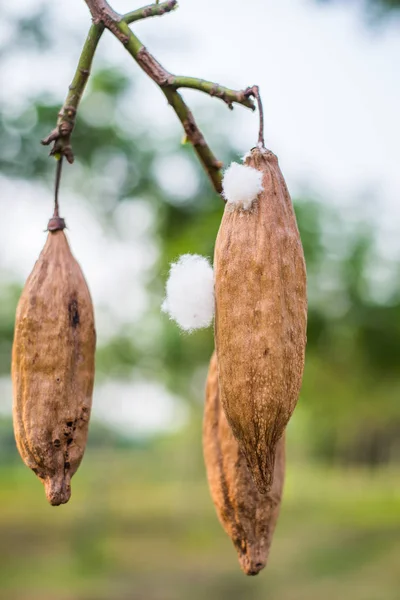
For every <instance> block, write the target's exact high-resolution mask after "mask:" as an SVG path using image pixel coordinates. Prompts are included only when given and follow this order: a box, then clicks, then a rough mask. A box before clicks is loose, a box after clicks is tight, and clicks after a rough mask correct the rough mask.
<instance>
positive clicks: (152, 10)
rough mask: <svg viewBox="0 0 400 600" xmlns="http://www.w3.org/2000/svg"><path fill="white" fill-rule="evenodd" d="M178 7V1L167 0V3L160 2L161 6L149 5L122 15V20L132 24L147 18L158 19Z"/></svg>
mask: <svg viewBox="0 0 400 600" xmlns="http://www.w3.org/2000/svg"><path fill="white" fill-rule="evenodd" d="M177 6H178V0H168V2H161V4H149V5H148V6H144V7H143V8H138V9H137V10H133V11H132V12H128V13H126V14H125V15H123V17H122V20H123V21H125V23H133V22H134V21H140V20H141V19H147V18H148V17H158V16H161V15H164V14H165V13H168V12H171V10H174V9H175V8H176V7H177Z"/></svg>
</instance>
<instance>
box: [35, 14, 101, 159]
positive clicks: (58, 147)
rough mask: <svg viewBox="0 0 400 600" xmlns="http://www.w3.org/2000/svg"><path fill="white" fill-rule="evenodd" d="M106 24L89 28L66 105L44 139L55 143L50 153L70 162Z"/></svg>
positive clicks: (49, 142) (47, 143)
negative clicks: (80, 108)
mask: <svg viewBox="0 0 400 600" xmlns="http://www.w3.org/2000/svg"><path fill="white" fill-rule="evenodd" d="M103 31H104V25H103V24H102V23H97V24H96V25H95V24H93V25H92V26H91V28H90V29H89V33H88V35H87V38H86V41H85V44H84V46H83V49H82V52H81V56H80V58H79V63H78V67H77V69H76V71H75V75H74V78H73V80H72V83H71V85H70V86H69V89H68V95H67V97H66V99H65V102H64V105H63V107H62V109H61V110H60V112H59V114H58V120H57V125H56V127H55V129H53V131H52V132H51V133H50V134H49V135H48V136H47V137H46V138H45V139H44V140H42V144H43V145H45V146H48V145H49V144H51V143H53V147H52V149H51V152H50V154H51V155H52V156H54V155H58V154H59V155H61V156H65V158H66V159H67V160H68V162H69V163H72V162H74V155H73V152H72V147H71V134H72V131H73V129H74V126H75V119H76V113H77V110H78V105H79V102H80V100H81V98H82V94H83V92H84V89H85V87H86V83H87V80H88V79H89V75H90V68H91V66H92V62H93V57H94V53H95V52H96V48H97V45H98V43H99V41H100V38H101V36H102V33H103Z"/></svg>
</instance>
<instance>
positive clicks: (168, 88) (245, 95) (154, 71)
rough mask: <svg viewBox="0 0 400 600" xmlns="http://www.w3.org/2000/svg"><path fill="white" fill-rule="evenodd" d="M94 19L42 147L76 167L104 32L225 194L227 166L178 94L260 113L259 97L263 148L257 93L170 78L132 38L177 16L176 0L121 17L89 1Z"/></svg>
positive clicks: (101, 3)
mask: <svg viewBox="0 0 400 600" xmlns="http://www.w3.org/2000/svg"><path fill="white" fill-rule="evenodd" d="M85 1H86V3H87V5H88V7H89V9H90V12H91V15H92V20H93V24H92V26H91V28H90V31H89V34H88V37H87V39H86V42H85V45H84V47H83V50H82V53H81V57H80V60H79V64H78V68H77V70H76V73H75V76H74V79H73V81H72V84H71V85H70V88H69V93H68V95H67V98H66V101H65V103H64V106H63V107H62V109H61V111H60V113H59V117H58V121H57V126H56V128H55V129H54V130H53V131H52V132H51V133H50V135H49V136H48V137H47V138H46V139H44V140H43V141H42V143H43V144H45V145H47V144H51V143H53V147H52V150H51V152H50V154H52V155H56V156H58V155H60V156H65V157H66V159H67V160H68V161H69V162H73V159H74V157H73V152H72V148H71V134H72V131H73V129H74V126H75V119H76V113H77V109H78V105H79V102H80V100H81V97H82V94H83V91H84V89H85V86H86V83H87V80H88V77H89V74H90V68H91V64H92V61H93V56H94V53H95V51H96V48H97V44H98V42H99V40H100V38H101V35H102V33H103V31H104V29H105V28H107V29H109V30H110V31H111V33H113V35H114V36H115V37H116V38H117V39H118V40H119V41H120V42H121V43H122V44H123V45H124V47H125V48H126V50H127V51H128V52H129V54H130V55H131V56H132V57H133V58H134V59H135V61H136V62H137V64H138V65H139V66H140V67H141V69H142V70H143V71H144V72H145V73H146V74H147V75H148V76H149V77H150V78H151V79H152V80H153V81H154V82H155V83H156V84H157V85H158V86H159V87H160V89H161V90H162V92H163V93H164V95H165V97H166V98H167V101H168V102H169V104H170V105H171V106H172V108H173V109H174V111H175V113H176V115H177V117H178V118H179V120H180V121H181V123H182V126H183V128H184V130H185V133H186V137H187V139H188V141H190V142H191V144H192V145H193V147H194V149H195V151H196V153H197V156H198V157H199V159H200V161H201V163H202V165H203V167H204V169H205V171H206V172H207V174H208V176H209V177H210V179H211V182H212V184H213V186H214V188H215V190H216V191H217V192H218V193H220V192H221V189H222V174H221V168H222V163H221V162H220V161H219V160H218V159H217V158H216V157H215V156H214V154H213V153H212V151H211V149H210V148H209V146H208V144H207V142H206V141H205V139H204V136H203V134H202V133H201V131H200V129H199V127H198V125H197V123H196V121H195V119H194V117H193V114H192V112H191V111H190V109H189V107H188V106H187V105H186V103H185V102H184V100H183V98H182V96H181V95H180V93H179V91H178V90H179V89H181V88H190V89H196V90H199V91H201V92H204V93H206V94H208V95H210V96H216V97H217V98H220V99H221V100H223V101H224V102H225V103H226V104H227V105H228V107H229V108H230V109H232V108H233V105H234V104H241V105H242V106H246V107H248V108H251V109H252V110H254V109H255V105H254V102H253V100H252V99H251V97H255V98H256V99H257V102H258V107H259V109H260V136H259V142H260V141H261V142H262V143H263V137H262V133H261V132H262V126H263V123H262V121H263V118H262V105H261V99H260V96H259V92H258V87H257V86H253V87H252V88H246V89H244V90H232V89H229V88H226V87H224V86H221V85H219V84H217V83H214V82H212V81H205V80H203V79H198V78H195V77H185V76H179V75H173V74H172V73H169V72H168V71H167V70H166V69H165V68H164V67H163V66H162V65H161V64H160V63H159V62H158V61H157V60H156V59H155V58H154V56H153V55H152V54H150V52H149V51H148V50H147V48H145V46H144V45H143V44H142V42H141V41H140V40H139V39H138V38H137V37H136V36H135V35H134V34H133V33H132V31H131V29H130V28H129V26H128V25H129V23H132V22H135V21H138V20H140V19H145V18H147V17H153V16H157V15H163V14H165V13H167V12H170V11H171V10H173V9H174V8H175V7H176V5H177V0H168V1H167V2H162V3H160V4H159V3H155V4H151V5H148V6H145V7H143V8H140V9H138V10H135V11H132V12H130V13H127V14H126V15H119V14H118V13H116V12H115V11H114V10H113V9H112V8H111V6H110V5H109V4H108V2H107V1H106V0H85Z"/></svg>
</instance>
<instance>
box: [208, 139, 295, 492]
mask: <svg viewBox="0 0 400 600" xmlns="http://www.w3.org/2000/svg"><path fill="white" fill-rule="evenodd" d="M246 165H247V166H250V167H253V168H254V169H257V170H259V171H261V172H262V187H263V189H262V191H261V192H260V193H259V195H258V197H257V199H256V200H255V201H254V203H253V204H252V205H251V207H250V208H249V210H244V209H243V208H240V207H238V206H235V207H232V206H230V205H229V204H228V205H227V206H226V208H225V212H224V215H223V218H222V222H221V226H220V229H219V232H218V236H217V240H216V246H215V257H214V273H215V302H216V311H215V344H216V351H217V354H218V364H219V385H220V394H221V402H222V405H223V407H224V410H225V413H226V416H227V418H228V422H229V424H230V426H231V428H232V431H233V433H234V435H235V437H236V439H237V440H238V442H239V445H240V447H241V449H242V450H243V452H244V454H245V456H246V459H247V462H248V465H249V468H250V470H251V472H252V474H253V477H254V480H255V482H256V485H257V487H258V489H259V490H260V491H261V492H267V491H268V490H269V489H270V488H271V485H272V475H273V471H274V460H275V451H276V445H277V443H278V440H279V439H280V437H281V436H282V434H283V431H284V429H285V427H286V425H287V423H288V421H289V419H290V417H291V415H292V413H293V410H294V408H295V406H296V403H297V399H298V396H299V393H300V387H301V381H302V376H303V368H304V355H305V347H306V324H307V295H306V270H305V263H304V255H303V248H302V244H301V240H300V235H299V231H298V228H297V223H296V217H295V214H294V211H293V206H292V202H291V199H290V196H289V193H288V190H287V188H286V184H285V181H284V179H283V176H282V173H281V171H280V169H279V165H278V160H277V158H276V156H275V155H274V154H273V153H272V152H270V151H267V150H265V149H260V148H255V149H253V150H252V151H251V152H250V154H249V156H248V158H247V159H246Z"/></svg>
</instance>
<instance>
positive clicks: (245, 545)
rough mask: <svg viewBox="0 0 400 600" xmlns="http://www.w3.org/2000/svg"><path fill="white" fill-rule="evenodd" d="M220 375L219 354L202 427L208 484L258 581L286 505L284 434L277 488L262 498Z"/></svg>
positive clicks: (226, 526)
mask: <svg viewBox="0 0 400 600" xmlns="http://www.w3.org/2000/svg"><path fill="white" fill-rule="evenodd" d="M217 371H218V368H217V358H216V354H215V353H214V354H213V356H212V358H211V362H210V368H209V372H208V379H207V387H206V403H205V410H204V423H203V451H204V459H205V463H206V469H207V477H208V483H209V487H210V492H211V496H212V499H213V502H214V504H215V508H216V510H217V515H218V518H219V520H220V522H221V524H222V526H223V528H224V529H225V531H226V533H227V534H228V535H229V537H230V538H231V540H232V542H233V544H234V546H235V548H236V550H237V553H238V557H239V563H240V566H241V568H242V569H243V571H244V572H245V573H246V575H257V574H258V573H259V572H260V571H261V569H263V568H264V567H265V565H266V563H267V559H268V554H269V550H270V547H271V542H272V536H273V533H274V530H275V525H276V522H277V519H278V515H279V509H280V505H281V499H282V491H283V483H284V476H285V440H284V434H283V436H282V438H281V439H280V440H279V441H278V444H277V450H276V460H275V468H274V479H273V484H272V488H271V490H270V491H269V492H268V493H267V494H261V493H260V492H259V491H258V490H257V487H256V485H255V483H254V481H253V478H252V476H251V474H250V471H249V469H248V467H247V462H246V459H245V457H244V456H243V453H242V452H241V450H240V448H239V445H238V443H237V441H236V439H235V437H234V435H233V433H232V431H231V428H230V427H229V424H228V422H227V420H226V417H225V413H224V411H223V409H222V406H221V403H220V399H219V391H218V372H217Z"/></svg>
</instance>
